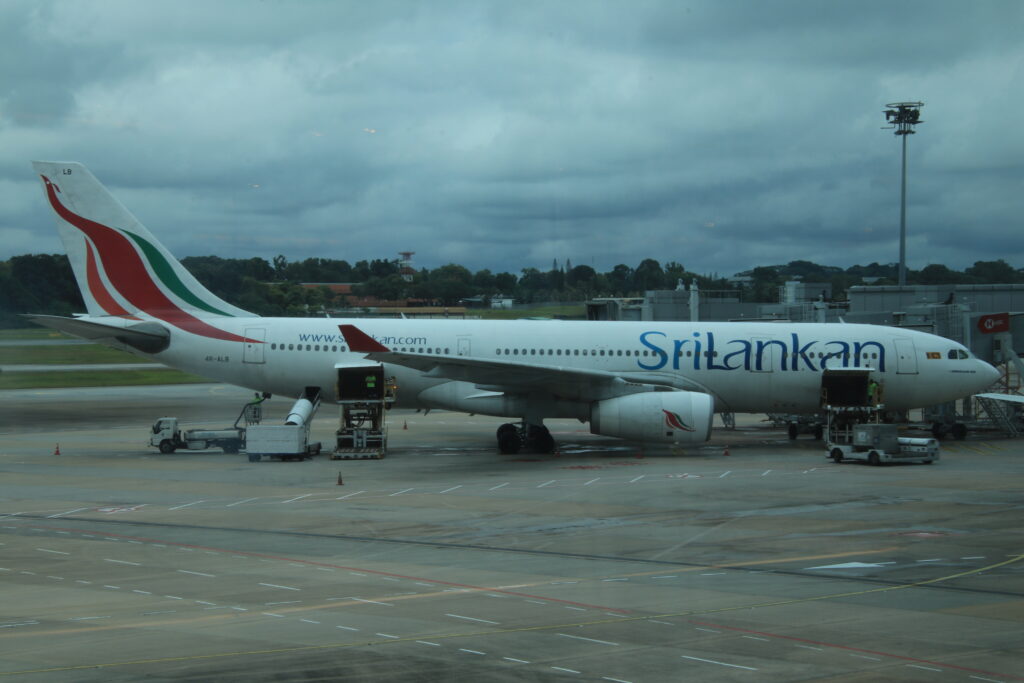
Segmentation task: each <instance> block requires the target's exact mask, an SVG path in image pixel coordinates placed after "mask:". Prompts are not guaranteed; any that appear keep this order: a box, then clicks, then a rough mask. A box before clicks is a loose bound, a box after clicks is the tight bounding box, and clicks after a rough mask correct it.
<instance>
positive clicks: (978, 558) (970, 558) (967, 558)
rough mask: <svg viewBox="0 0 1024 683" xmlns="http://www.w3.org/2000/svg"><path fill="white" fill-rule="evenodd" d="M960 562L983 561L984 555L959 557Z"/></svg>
mask: <svg viewBox="0 0 1024 683" xmlns="http://www.w3.org/2000/svg"><path fill="white" fill-rule="evenodd" d="M960 559H961V560H984V559H985V556H984V555H971V556H969V557H961V558H960Z"/></svg>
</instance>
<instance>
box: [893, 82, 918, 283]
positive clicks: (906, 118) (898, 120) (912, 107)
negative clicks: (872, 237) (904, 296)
mask: <svg viewBox="0 0 1024 683" xmlns="http://www.w3.org/2000/svg"><path fill="white" fill-rule="evenodd" d="M885 106H886V107H888V109H885V110H884V111H885V120H886V121H887V122H888V123H889V125H888V126H885V127H886V128H895V130H894V131H893V132H894V133H895V134H896V135H899V136H901V137H902V138H903V171H902V173H901V176H900V269H899V276H898V280H897V283H898V284H899V286H900V287H902V286H904V285H906V284H907V136H908V135H913V134H914V132H915V131H914V126H916V125H917V124H919V123H924V121H922V120H921V107H923V106H924V102H893V103H892V104H887V105H885Z"/></svg>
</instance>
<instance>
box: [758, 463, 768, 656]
mask: <svg viewBox="0 0 1024 683" xmlns="http://www.w3.org/2000/svg"><path fill="white" fill-rule="evenodd" d="M769 472H771V470H765V471H764V474H762V475H761V476H762V477H766V476H768V473H769ZM755 670H756V669H755Z"/></svg>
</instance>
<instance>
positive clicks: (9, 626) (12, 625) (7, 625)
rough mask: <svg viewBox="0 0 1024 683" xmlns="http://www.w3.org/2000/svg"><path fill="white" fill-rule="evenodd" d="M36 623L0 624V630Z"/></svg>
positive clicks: (36, 622) (34, 622)
mask: <svg viewBox="0 0 1024 683" xmlns="http://www.w3.org/2000/svg"><path fill="white" fill-rule="evenodd" d="M87 618H90V619H95V617H87ZM38 623H39V622H38V621H20V622H18V623H17V624H0V628H15V627H16V626H32V625H33V624H38Z"/></svg>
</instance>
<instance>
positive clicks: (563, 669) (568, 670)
mask: <svg viewBox="0 0 1024 683" xmlns="http://www.w3.org/2000/svg"><path fill="white" fill-rule="evenodd" d="M551 668H552V669H554V670H555V671H564V672H566V673H569V674H578V673H579V671H577V670H576V669H566V668H565V667H564V666H553V667H551Z"/></svg>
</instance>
